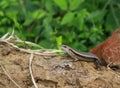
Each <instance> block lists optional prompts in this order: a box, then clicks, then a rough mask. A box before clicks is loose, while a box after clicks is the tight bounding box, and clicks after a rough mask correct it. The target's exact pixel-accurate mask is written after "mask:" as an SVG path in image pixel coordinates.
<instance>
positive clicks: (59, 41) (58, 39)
mask: <svg viewBox="0 0 120 88" xmlns="http://www.w3.org/2000/svg"><path fill="white" fill-rule="evenodd" d="M56 42H57V46H58V48H60V47H59V46H60V45H61V44H62V36H59V37H56Z"/></svg>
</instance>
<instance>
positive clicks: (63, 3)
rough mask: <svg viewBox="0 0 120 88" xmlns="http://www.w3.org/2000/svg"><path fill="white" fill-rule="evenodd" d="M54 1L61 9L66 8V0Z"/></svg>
mask: <svg viewBox="0 0 120 88" xmlns="http://www.w3.org/2000/svg"><path fill="white" fill-rule="evenodd" d="M54 2H55V3H56V4H57V5H58V6H59V7H60V9H62V10H67V8H68V7H67V1H66V0H54Z"/></svg>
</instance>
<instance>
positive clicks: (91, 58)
mask: <svg viewBox="0 0 120 88" xmlns="http://www.w3.org/2000/svg"><path fill="white" fill-rule="evenodd" d="M61 49H62V50H63V51H64V52H66V53H67V54H68V55H69V56H70V57H72V58H73V59H74V61H78V60H82V61H87V62H94V63H95V65H96V68H99V67H100V65H101V61H100V59H99V58H98V57H97V56H96V55H94V54H92V53H86V52H77V51H76V50H74V49H72V48H71V47H69V46H67V45H61Z"/></svg>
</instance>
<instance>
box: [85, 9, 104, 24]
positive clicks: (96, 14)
mask: <svg viewBox="0 0 120 88" xmlns="http://www.w3.org/2000/svg"><path fill="white" fill-rule="evenodd" d="M105 13H106V11H105V10H97V11H95V12H92V13H91V14H90V15H89V16H88V18H87V19H88V20H92V21H94V22H97V21H99V20H101V19H102V18H103V17H104V15H105Z"/></svg>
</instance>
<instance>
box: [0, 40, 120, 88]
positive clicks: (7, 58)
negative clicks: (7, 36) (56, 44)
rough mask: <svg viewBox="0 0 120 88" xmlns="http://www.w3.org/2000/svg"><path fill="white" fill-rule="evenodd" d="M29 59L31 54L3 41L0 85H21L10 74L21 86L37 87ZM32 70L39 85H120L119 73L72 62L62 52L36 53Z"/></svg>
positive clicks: (77, 87)
mask: <svg viewBox="0 0 120 88" xmlns="http://www.w3.org/2000/svg"><path fill="white" fill-rule="evenodd" d="M29 58H30V54H29V53H25V52H23V51H20V50H18V49H15V48H13V47H12V46H10V45H8V44H6V43H3V42H0V88H18V87H17V86H16V85H15V83H13V82H12V80H11V79H10V78H9V77H8V75H7V74H9V76H10V77H11V78H12V79H13V80H14V81H15V82H16V83H17V84H18V85H19V86H20V87H21V88H35V87H34V85H33V82H32V80H31V76H30V72H29ZM3 68H4V69H3ZM5 71H6V72H7V74H6V72H5ZM32 71H33V76H34V79H35V82H36V83H37V86H38V88H120V72H118V71H113V70H111V69H108V68H106V67H101V69H100V70H97V69H95V65H94V64H93V63H88V62H82V61H78V62H71V58H68V57H63V56H60V55H59V56H58V55H56V56H45V55H35V54H34V58H33V61H32Z"/></svg>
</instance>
